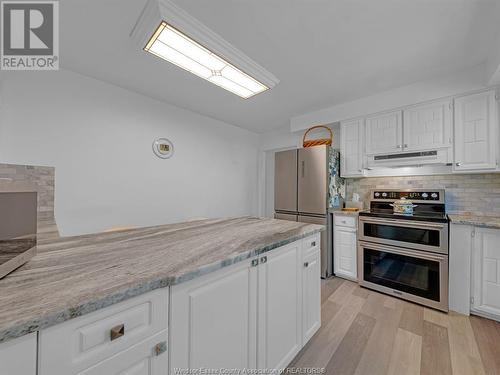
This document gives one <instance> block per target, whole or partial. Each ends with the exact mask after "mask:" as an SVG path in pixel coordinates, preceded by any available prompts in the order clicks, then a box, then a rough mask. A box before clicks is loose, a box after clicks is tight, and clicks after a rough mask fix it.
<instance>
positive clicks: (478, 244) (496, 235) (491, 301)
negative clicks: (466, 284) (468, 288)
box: [472, 228, 500, 319]
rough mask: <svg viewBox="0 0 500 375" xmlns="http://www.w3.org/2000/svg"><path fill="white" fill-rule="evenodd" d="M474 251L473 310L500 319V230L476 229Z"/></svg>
mask: <svg viewBox="0 0 500 375" xmlns="http://www.w3.org/2000/svg"><path fill="white" fill-rule="evenodd" d="M475 234H476V235H475V240H474V248H473V250H472V252H473V254H472V264H473V267H472V273H473V275H472V283H473V286H472V293H473V303H472V309H473V310H476V311H480V312H483V313H486V314H489V315H491V316H492V317H495V318H496V319H500V247H499V246H498V244H499V243H500V230H498V229H487V228H476V229H475Z"/></svg>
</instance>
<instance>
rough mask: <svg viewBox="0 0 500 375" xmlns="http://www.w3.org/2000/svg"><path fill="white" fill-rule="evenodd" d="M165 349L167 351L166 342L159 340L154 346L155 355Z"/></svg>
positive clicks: (163, 351)
mask: <svg viewBox="0 0 500 375" xmlns="http://www.w3.org/2000/svg"><path fill="white" fill-rule="evenodd" d="M166 351H167V342H166V341H162V342H159V343H158V344H156V345H155V347H154V353H155V355H160V354H162V353H165V352H166Z"/></svg>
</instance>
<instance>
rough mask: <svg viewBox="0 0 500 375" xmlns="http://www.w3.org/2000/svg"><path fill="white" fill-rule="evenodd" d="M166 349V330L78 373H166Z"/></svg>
mask: <svg viewBox="0 0 500 375" xmlns="http://www.w3.org/2000/svg"><path fill="white" fill-rule="evenodd" d="M166 350H167V331H163V332H160V333H158V334H156V335H154V336H153V337H150V338H148V339H146V340H144V341H142V342H140V343H138V344H136V345H134V346H131V347H130V348H128V349H126V350H124V351H123V352H121V353H119V354H117V355H115V356H113V357H111V358H109V359H107V360H105V361H103V362H101V363H98V364H97V365H95V366H92V367H90V368H88V369H86V370H84V371H82V372H79V373H78V375H104V374H106V375H168V353H167V352H166ZM75 374H76V373H75ZM65 375H69V374H65Z"/></svg>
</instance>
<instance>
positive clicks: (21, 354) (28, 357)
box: [0, 333, 37, 375]
mask: <svg viewBox="0 0 500 375" xmlns="http://www.w3.org/2000/svg"><path fill="white" fill-rule="evenodd" d="M36 342H37V340H36V333H31V334H29V335H25V336H22V337H19V338H17V339H13V340H10V341H6V342H4V343H2V344H0V374H1V375H36V366H37V364H36V350H37V349H36Z"/></svg>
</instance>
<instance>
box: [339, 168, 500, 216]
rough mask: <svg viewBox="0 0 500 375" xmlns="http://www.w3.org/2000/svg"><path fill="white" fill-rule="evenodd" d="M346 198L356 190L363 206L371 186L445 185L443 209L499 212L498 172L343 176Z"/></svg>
mask: <svg viewBox="0 0 500 375" xmlns="http://www.w3.org/2000/svg"><path fill="white" fill-rule="evenodd" d="M346 185H347V200H351V199H352V194H353V193H358V194H359V195H360V199H361V200H363V202H364V204H365V208H367V206H368V202H369V200H370V190H372V189H412V188H417V189H430V188H433V189H445V191H446V210H447V212H471V213H474V214H479V215H486V216H500V173H488V174H467V175H458V174H457V175H437V176H408V177H369V178H359V179H353V178H349V179H347V180H346Z"/></svg>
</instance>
